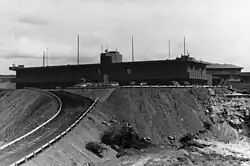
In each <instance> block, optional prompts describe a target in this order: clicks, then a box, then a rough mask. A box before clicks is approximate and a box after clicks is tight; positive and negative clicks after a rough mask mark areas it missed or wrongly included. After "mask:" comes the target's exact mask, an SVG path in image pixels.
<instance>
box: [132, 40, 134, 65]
mask: <svg viewBox="0 0 250 166" xmlns="http://www.w3.org/2000/svg"><path fill="white" fill-rule="evenodd" d="M132 62H134V37H133V36H132Z"/></svg>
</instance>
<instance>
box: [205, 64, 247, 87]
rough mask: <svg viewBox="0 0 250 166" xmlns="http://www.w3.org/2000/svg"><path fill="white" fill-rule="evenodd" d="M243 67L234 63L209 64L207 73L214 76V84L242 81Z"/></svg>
mask: <svg viewBox="0 0 250 166" xmlns="http://www.w3.org/2000/svg"><path fill="white" fill-rule="evenodd" d="M242 69H243V67H240V66H236V65H232V64H218V63H217V64H207V66H206V70H207V74H208V75H211V76H212V84H213V85H222V84H230V83H232V82H240V80H241V70H242Z"/></svg>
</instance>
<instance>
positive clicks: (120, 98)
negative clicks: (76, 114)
mask: <svg viewBox="0 0 250 166" xmlns="http://www.w3.org/2000/svg"><path fill="white" fill-rule="evenodd" d="M71 92H74V93H77V94H80V95H85V96H86V95H89V94H92V95H91V97H92V98H95V97H96V96H100V97H101V99H102V101H101V102H99V103H98V104H97V105H96V107H95V108H94V109H93V110H92V111H91V112H90V113H89V114H88V115H87V117H86V118H84V119H83V120H82V121H81V123H80V124H79V125H78V126H77V127H76V128H74V129H73V130H72V131H71V132H70V133H69V134H68V135H66V136H65V137H64V138H62V140H60V141H58V142H57V143H56V144H55V145H52V147H50V148H48V149H47V150H46V151H45V152H44V153H42V154H40V155H38V156H37V157H36V158H34V159H33V160H31V161H29V162H28V163H27V164H26V165H39V166H40V165H61V164H62V163H65V165H83V164H84V163H86V162H98V163H103V162H104V161H106V160H109V159H111V158H115V155H116V153H117V152H116V151H114V150H113V149H111V148H110V147H109V151H108V154H106V156H105V157H104V158H99V157H97V156H96V155H94V154H93V153H91V152H89V151H88V150H86V149H85V145H86V143H87V142H89V141H100V140H101V135H102V133H103V132H104V131H105V130H106V129H107V128H108V127H109V126H108V125H107V124H109V122H110V120H111V117H113V118H114V115H115V119H116V120H118V121H123V120H126V121H128V122H129V123H130V124H131V125H132V126H133V127H134V128H135V130H136V131H137V132H139V133H140V134H141V135H142V136H147V137H151V139H152V142H153V143H156V144H165V145H170V143H169V140H168V136H173V137H175V139H176V142H177V140H178V139H179V138H180V137H182V136H183V135H185V134H186V133H197V132H198V131H200V130H203V129H204V127H203V121H205V120H206V121H209V122H210V119H209V118H208V117H207V116H206V115H205V110H204V108H203V107H202V105H201V104H200V103H199V101H203V102H204V103H205V102H206V100H208V99H209V95H208V91H207V90H205V89H168V88H164V89H147V88H144V89H139V88H138V89H130V88H128V89H116V90H106V91H104V90H92V91H90V90H89V91H85V92H84V91H81V92H79V91H72V90H71Z"/></svg>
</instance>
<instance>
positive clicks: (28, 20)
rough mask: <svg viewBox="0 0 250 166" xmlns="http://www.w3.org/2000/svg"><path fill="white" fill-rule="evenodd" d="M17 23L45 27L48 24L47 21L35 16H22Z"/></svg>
mask: <svg viewBox="0 0 250 166" xmlns="http://www.w3.org/2000/svg"><path fill="white" fill-rule="evenodd" d="M17 21H18V22H19V23H23V24H29V25H47V24H49V23H50V22H49V21H48V19H45V18H43V17H40V16H37V15H35V16H34V15H24V16H21V17H19V18H18V19H17Z"/></svg>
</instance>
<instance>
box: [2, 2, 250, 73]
mask: <svg viewBox="0 0 250 166" xmlns="http://www.w3.org/2000/svg"><path fill="white" fill-rule="evenodd" d="M249 6H250V1H249V0H22V1H20V0H8V1H0V21H1V26H0V36H1V37H0V73H1V74H14V73H13V72H11V71H9V69H8V68H9V66H11V65H12V64H13V63H14V64H16V65H25V66H41V65H42V55H43V52H44V51H46V50H48V55H49V65H66V64H76V62H77V56H76V55H77V34H79V35H80V63H82V64H86V63H99V62H100V52H101V45H103V46H104V48H108V49H109V50H114V49H117V50H118V51H119V52H121V53H122V54H123V61H131V37H132V36H134V52H135V60H136V61H140V60H159V59H167V58H168V57H169V47H168V42H169V40H170V41H171V49H170V52H171V54H170V56H171V58H175V57H177V56H180V54H181V53H182V52H183V38H184V36H185V37H186V48H187V50H188V52H189V53H190V55H191V56H193V57H195V58H196V59H197V60H204V61H208V62H218V63H231V64H235V65H238V66H242V67H244V71H250V62H248V60H250V58H249V57H250V17H249V16H250V10H249ZM47 48H48V49H47Z"/></svg>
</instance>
